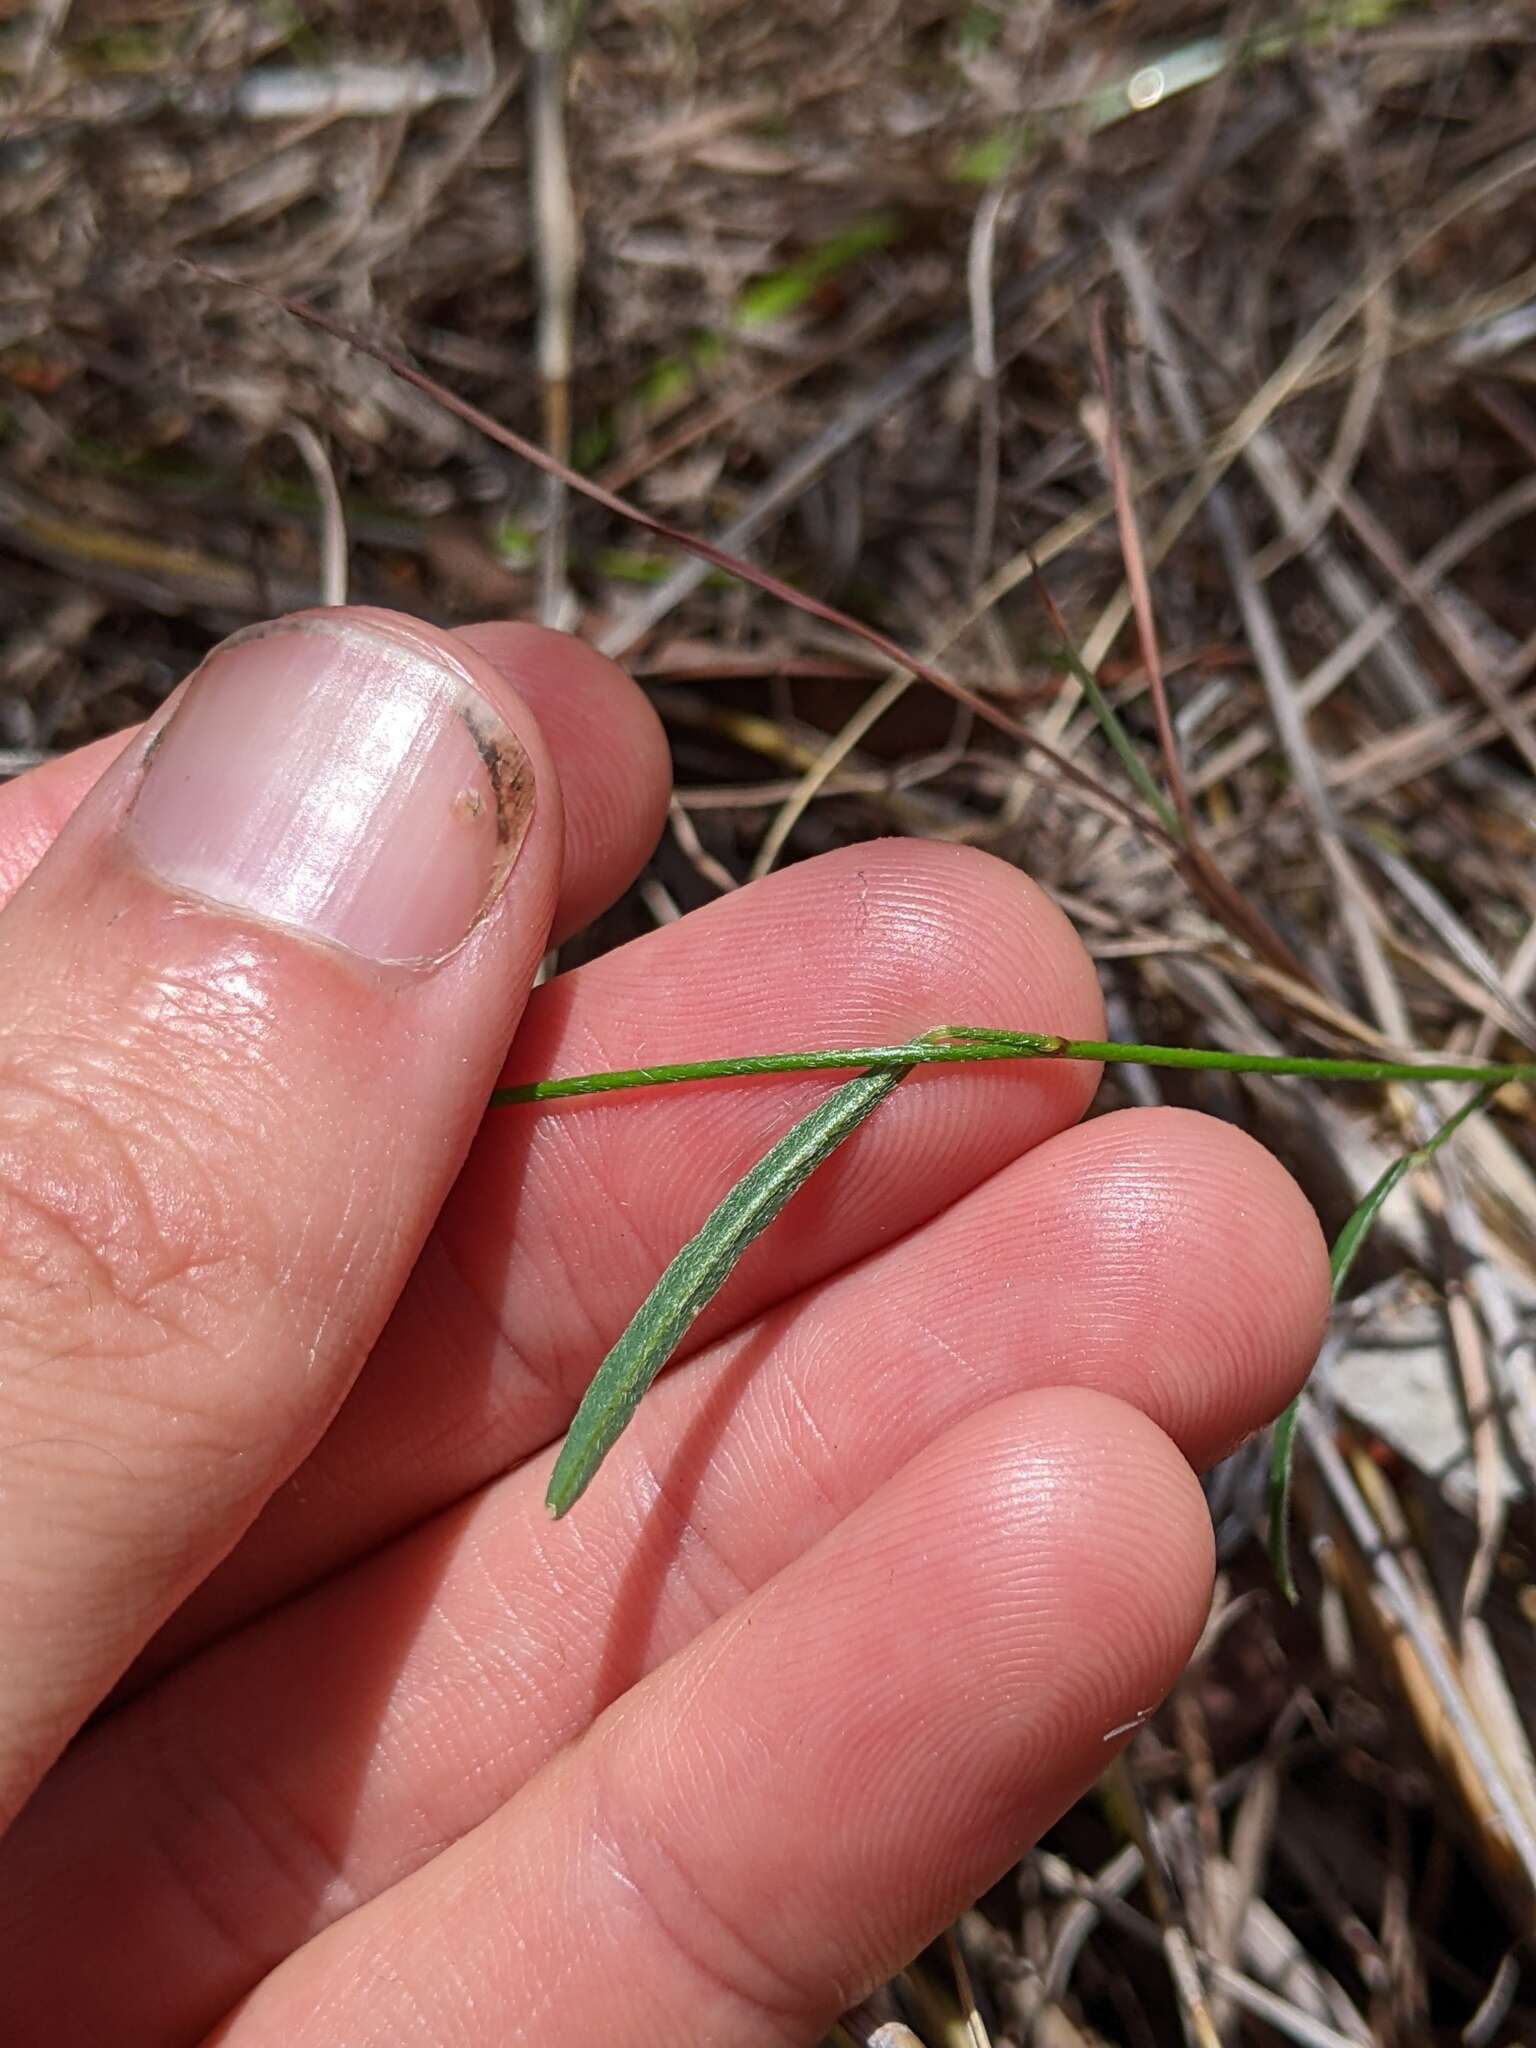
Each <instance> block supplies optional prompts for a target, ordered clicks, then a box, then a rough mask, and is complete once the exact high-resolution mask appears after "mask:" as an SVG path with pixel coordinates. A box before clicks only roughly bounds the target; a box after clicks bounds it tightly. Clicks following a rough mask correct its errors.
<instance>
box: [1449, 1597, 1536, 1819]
mask: <svg viewBox="0 0 1536 2048" xmlns="http://www.w3.org/2000/svg"><path fill="white" fill-rule="evenodd" d="M1460 1647H1461V1668H1462V1674H1463V1677H1464V1678H1465V1681H1466V1686H1467V1691H1468V1693H1469V1695H1470V1696H1471V1699H1472V1702H1473V1704H1474V1705H1475V1706H1476V1708H1477V1710H1478V1713H1479V1715H1480V1717H1481V1719H1482V1723H1483V1726H1484V1727H1485V1728H1486V1729H1487V1730H1488V1735H1489V1740H1490V1741H1491V1742H1492V1743H1493V1744H1494V1746H1495V1748H1496V1749H1497V1751H1498V1754H1499V1759H1500V1761H1501V1762H1502V1763H1503V1765H1504V1769H1505V1774H1506V1776H1507V1778H1508V1781H1509V1784H1510V1788H1511V1790H1512V1791H1513V1792H1514V1794H1515V1796H1516V1798H1517V1799H1519V1800H1520V1802H1521V1804H1522V1806H1523V1808H1524V1810H1525V1814H1526V1818H1527V1819H1528V1820H1529V1821H1530V1823H1531V1826H1532V1828H1533V1829H1536V1756H1533V1755H1532V1751H1531V1735H1530V1726H1529V1722H1528V1717H1527V1716H1526V1714H1524V1713H1523V1712H1522V1711H1521V1709H1520V1707H1519V1706H1518V1705H1517V1704H1516V1701H1515V1697H1514V1694H1513V1691H1512V1689H1511V1687H1510V1682H1509V1678H1508V1675H1507V1673H1506V1672H1505V1669H1504V1665H1503V1663H1502V1661H1501V1659H1500V1657H1499V1653H1498V1651H1497V1650H1496V1648H1495V1647H1494V1641H1493V1634H1492V1631H1491V1630H1490V1629H1489V1627H1488V1624H1487V1622H1486V1621H1484V1619H1483V1617H1482V1616H1481V1615H1480V1614H1476V1615H1470V1616H1468V1617H1466V1618H1465V1619H1464V1620H1463V1623H1462V1630H1461V1646H1460Z"/></svg>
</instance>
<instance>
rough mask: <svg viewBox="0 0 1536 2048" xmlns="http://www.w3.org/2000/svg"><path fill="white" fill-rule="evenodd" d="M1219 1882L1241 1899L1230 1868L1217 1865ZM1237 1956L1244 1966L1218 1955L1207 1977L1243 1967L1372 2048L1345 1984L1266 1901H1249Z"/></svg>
mask: <svg viewBox="0 0 1536 2048" xmlns="http://www.w3.org/2000/svg"><path fill="white" fill-rule="evenodd" d="M1215 1878H1216V1883H1217V1886H1218V1890H1219V1891H1220V1890H1221V1888H1223V1887H1226V1888H1230V1889H1231V1891H1232V1893H1233V1895H1234V1897H1235V1896H1237V1895H1239V1891H1240V1886H1239V1880H1238V1879H1237V1878H1236V1876H1235V1874H1234V1873H1233V1871H1232V1866H1231V1865H1230V1864H1226V1863H1222V1864H1218V1865H1217V1867H1216V1871H1215ZM1238 1954H1239V1958H1240V1962H1234V1961H1233V1959H1232V1958H1230V1957H1225V1956H1219V1955H1213V1956H1212V1957H1211V1958H1210V1961H1209V1962H1208V1963H1207V1965H1206V1969H1207V1973H1208V1974H1209V1975H1211V1976H1213V1977H1214V1976H1215V1975H1216V1973H1217V1972H1218V1971H1219V1970H1221V1969H1223V1968H1229V1969H1236V1968H1239V1967H1241V1969H1242V1970H1243V1972H1244V1974H1245V1975H1246V1976H1248V1977H1249V1978H1250V1979H1252V1980H1253V1981H1255V1982H1257V1983H1258V1984H1260V1985H1262V1986H1263V1987H1264V1988H1265V1989H1266V1990H1268V1991H1271V1992H1273V1993H1274V1994H1275V1995H1276V1996H1277V1997H1280V1998H1283V1999H1285V2000H1286V2001H1287V2002H1288V2003H1289V2004H1290V2005H1291V2006H1292V2007H1293V2008H1294V2009H1295V2010H1296V2011H1297V2012H1301V2013H1305V2014H1306V2015H1307V2017H1308V2018H1309V2019H1313V2020H1316V2021H1318V2022H1320V2023H1321V2024H1323V2025H1325V2026H1334V2027H1337V2028H1338V2030H1339V2031H1340V2033H1342V2034H1344V2035H1345V2036H1346V2038H1348V2039H1349V2040H1351V2041H1354V2042H1357V2043H1358V2044H1359V2048H1373V2043H1374V2041H1375V2038H1376V2037H1375V2036H1374V2035H1373V2034H1372V2032H1371V2030H1370V2028H1369V2027H1368V2026H1367V2024H1366V2022H1365V2021H1364V2019H1363V2018H1362V2017H1361V2015H1360V2013H1359V2012H1358V2010H1357V2009H1356V2007H1355V2005H1354V2003H1353V2001H1352V2000H1351V1999H1350V1997H1349V1994H1348V1993H1347V1992H1346V1991H1345V1989H1344V1987H1343V1985H1342V1984H1340V1982H1339V1981H1338V1979H1337V1978H1336V1977H1335V1976H1333V1975H1332V1974H1331V1973H1330V1972H1329V1971H1327V1970H1325V1969H1324V1968H1323V1967H1322V1965H1321V1964H1320V1963H1317V1962H1315V1961H1314V1960H1313V1958H1312V1957H1311V1956H1310V1955H1309V1954H1308V1952H1307V1950H1306V1949H1305V1948H1304V1947H1303V1945H1302V1943H1301V1942H1300V1941H1299V1940H1298V1939H1297V1937H1296V1936H1295V1935H1294V1934H1293V1933H1292V1931H1291V1929H1290V1928H1289V1927H1288V1926H1287V1925H1286V1923H1285V1921H1284V1920H1282V1919H1281V1917H1280V1915H1279V1914H1278V1913H1277V1912H1276V1911H1275V1909H1274V1908H1273V1907H1272V1906H1271V1905H1269V1904H1268V1903H1267V1902H1266V1901H1265V1900H1264V1899H1262V1898H1254V1899H1251V1900H1250V1901H1249V1902H1248V1905H1247V1909H1246V1911H1245V1912H1244V1914H1243V1916H1242V1919H1241V1921H1240V1923H1239V1949H1238ZM1223 1995H1224V1996H1225V1995H1226V1994H1225V1993H1224V1994H1223Z"/></svg>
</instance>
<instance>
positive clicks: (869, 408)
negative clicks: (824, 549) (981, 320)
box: [598, 255, 1070, 660]
mask: <svg viewBox="0 0 1536 2048" xmlns="http://www.w3.org/2000/svg"><path fill="white" fill-rule="evenodd" d="M1069 260H1070V259H1069V257H1068V256H1066V255H1063V256H1058V257H1053V258H1052V259H1051V260H1050V261H1049V262H1048V263H1042V264H1040V265H1039V266H1038V267H1037V268H1036V269H1035V270H1033V271H1031V272H1030V273H1029V275H1028V276H1027V277H1025V278H1022V279H1020V280H1019V282H1018V283H1017V284H1016V285H1015V286H1014V287H1013V288H1012V289H1011V290H1010V291H1007V292H1004V293H1002V294H1000V295H999V296H1000V304H999V310H1000V311H1002V312H1004V313H1012V312H1014V311H1016V310H1018V309H1019V308H1020V307H1022V306H1024V305H1027V304H1028V303H1029V301H1030V300H1031V299H1033V298H1034V297H1035V296H1036V295H1037V294H1038V293H1039V292H1040V291H1041V290H1043V289H1044V288H1045V286H1047V285H1049V284H1052V283H1054V282H1055V280H1056V279H1057V278H1058V277H1059V276H1061V275H1062V274H1063V272H1064V271H1065V270H1066V269H1067V267H1068V263H1069ZM970 345H971V324H970V322H969V320H957V321H952V322H951V323H950V324H949V325H948V326H947V327H943V328H941V329H940V330H939V331H938V333H936V334H934V335H931V336H930V337H929V338H928V340H927V341H925V342H922V343H919V344H918V346H917V347H915V348H914V349H913V350H912V351H911V353H910V354H909V355H908V356H907V357H906V358H905V360H904V361H902V362H900V363H898V364H897V365H896V366H895V368H894V369H892V370H889V371H887V373H886V374H885V376H883V377H881V378H879V379H877V380H876V382H875V383H873V384H871V385H870V386H869V387H868V388H867V389H865V390H863V391H861V392H858V393H856V394H855V395H854V396H853V397H852V398H851V399H850V400H849V402H848V403H847V404H846V405H845V406H844V407H843V409H842V411H841V412H840V413H839V414H838V415H837V417H836V418H835V419H834V420H832V421H830V422H829V424H828V425H827V426H825V427H823V428H822V429H821V430H820V431H819V432H818V433H816V434H813V435H812V437H811V439H810V440H809V441H807V442H805V443H804V444H803V445H802V446H801V447H799V448H797V449H795V450H794V452H793V453H792V454H791V455H789V456H788V457H786V459H785V460H784V461H783V462H781V463H780V465H779V467H778V468H777V469H776V470H775V471H774V473H773V475H772V476H771V477H769V479H768V481H767V482H766V483H765V484H764V485H763V486H762V488H761V489H760V490H758V491H756V492H754V493H753V496H752V500H751V502H750V504H749V505H748V507H747V509H746V511H745V512H743V513H742V514H741V516H740V517H739V518H737V519H734V520H732V522H731V524H730V525H729V526H728V527H726V528H725V529H724V531H723V532H722V533H720V534H719V535H718V536H717V537H716V539H715V540H714V541H713V542H712V546H713V547H714V548H716V549H717V550H719V551H721V552H724V553H727V554H739V553H740V552H741V550H742V549H743V548H746V547H749V546H750V545H751V543H752V542H753V541H754V540H756V539H757V537H758V535H759V534H760V533H762V532H763V531H764V529H765V528H766V527H768V526H770V525H772V523H773V521H774V520H775V519H777V518H778V517H779V515H780V513H782V512H783V511H784V509H785V508H786V507H787V506H789V505H792V504H794V502H795V500H796V499H797V498H799V497H801V496H802V495H803V494H804V492H805V491H806V490H808V489H809V487H810V486H811V485H812V484H813V483H814V482H815V481H816V479H817V477H819V476H820V475H821V473H822V471H823V470H824V469H826V468H827V467H828V465H829V464H831V463H833V462H835V461H836V460H837V458H838V456H840V455H842V454H843V453H845V451H846V450H847V449H849V448H851V447H852V446H853V445H854V443H855V442H856V441H859V440H860V439H862V437H863V436H864V435H865V434H867V433H868V432H869V430H870V428H871V427H873V426H874V425H875V424H876V423H877V422H878V421H879V420H881V419H883V418H884V417H885V416H886V415H887V414H888V413H890V412H892V411H894V410H895V408H896V407H897V406H899V405H903V404H905V403H906V401H907V400H908V399H909V398H910V397H911V396H912V395H913V393H914V392H916V391H918V390H920V389H921V388H922V386H923V385H924V384H926V383H927V382H928V380H929V379H930V378H931V377H935V376H937V375H938V373H939V372H940V371H941V370H944V369H947V368H948V367H949V365H950V364H951V363H953V362H955V361H956V360H958V358H959V357H961V356H963V355H964V354H965V352H966V350H967V348H969V346H970ZM708 573H709V565H708V563H707V562H706V561H703V560H699V559H695V560H693V561H691V562H684V563H683V564H682V565H681V567H679V568H677V569H675V570H674V571H673V572H672V574H671V575H670V576H668V577H667V579H666V581H665V582H663V583H658V584H657V586H656V588H655V589H654V590H653V591H651V592H650V593H649V594H648V595H647V596H646V597H643V598H640V599H638V600H637V601H636V602H635V603H634V604H633V605H631V606H629V607H628V609H627V610H626V611H625V612H624V613H623V615H622V616H621V617H620V618H619V619H618V620H616V621H615V623H614V624H613V625H612V626H611V627H610V628H609V629H608V631H607V632H606V633H605V634H604V635H603V636H602V638H601V639H600V640H599V641H598V646H599V648H600V650H601V652H602V653H604V654H607V655H610V656H612V657H613V658H614V659H615V660H617V659H618V658H619V657H621V656H622V655H625V654H627V653H628V652H629V650H630V649H631V648H632V647H634V646H635V645H636V644H637V643H638V642H639V641H641V640H643V639H644V638H645V636H646V634H647V633H649V632H651V631H652V630H653V629H654V628H655V627H656V626H658V625H659V624H660V623H661V621H662V620H663V619H664V618H666V617H667V615H668V614H669V613H670V612H673V611H675V610H676V609H677V607H678V605H680V604H681V603H682V602H683V600H684V598H686V597H691V596H692V594H693V592H694V591H695V590H697V589H698V587H699V585H700V584H701V583H702V582H703V581H704V578H705V577H706V576H707V575H708Z"/></svg>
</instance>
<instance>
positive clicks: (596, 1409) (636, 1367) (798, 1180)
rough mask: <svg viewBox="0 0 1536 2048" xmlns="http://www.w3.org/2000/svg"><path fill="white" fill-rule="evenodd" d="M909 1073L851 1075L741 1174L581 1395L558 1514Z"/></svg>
mask: <svg viewBox="0 0 1536 2048" xmlns="http://www.w3.org/2000/svg"><path fill="white" fill-rule="evenodd" d="M910 1071H911V1068H910V1067H888V1068H885V1069H884V1070H882V1071H880V1072H876V1073H870V1074H860V1075H859V1076H858V1078H857V1079H856V1080H853V1081H847V1082H845V1083H844V1084H843V1086H842V1087H841V1088H839V1089H837V1090H836V1091H835V1092H834V1093H833V1094H831V1095H829V1096H828V1097H827V1098H826V1100H825V1101H824V1102H821V1103H818V1104H817V1106H816V1108H815V1109H813V1110H812V1111H811V1113H810V1115H809V1116H807V1117H802V1118H801V1120H800V1122H799V1123H797V1124H796V1125H795V1127H794V1129H793V1130H791V1131H789V1132H787V1133H786V1135H785V1136H784V1137H782V1138H780V1140H779V1142H778V1143H777V1144H776V1145H775V1146H774V1147H773V1150H772V1151H771V1152H768V1153H765V1154H764V1156H763V1157H762V1158H761V1159H759V1160H758V1162H757V1164H756V1165H755V1166H753V1167H751V1168H750V1169H749V1170H748V1171H747V1172H746V1173H745V1174H743V1176H742V1177H741V1179H740V1180H739V1181H738V1182H737V1183H736V1185H735V1187H733V1188H732V1189H731V1191H730V1193H729V1194H728V1195H727V1196H726V1197H725V1199H724V1201H723V1202H721V1204H720V1205H719V1207H718V1208H717V1209H716V1210H715V1211H714V1213H713V1214H712V1215H711V1216H710V1218H709V1220H708V1222H707V1223H706V1224H705V1225H704V1227H703V1229H702V1230H701V1231H700V1232H699V1233H698V1235H697V1236H696V1237H694V1238H691V1239H690V1240H689V1242H688V1243H687V1244H685V1245H684V1246H683V1248H682V1250H681V1251H680V1252H679V1253H678V1254H677V1257H676V1258H675V1259H673V1261H672V1263H671V1265H670V1266H668V1268H667V1270H666V1271H665V1272H664V1273H663V1274H662V1276H661V1278H660V1279H659V1280H658V1281H657V1282H656V1285H655V1286H654V1287H653V1288H652V1289H651V1291H650V1293H649V1294H648V1295H647V1296H646V1298H645V1300H644V1301H643V1302H642V1303H641V1305H640V1307H639V1309H638V1310H637V1311H636V1313H635V1316H634V1319H633V1321H632V1322H631V1323H630V1325H629V1328H628V1329H627V1330H626V1331H625V1332H624V1334H623V1336H622V1337H620V1339H619V1341H618V1343H617V1344H615V1345H614V1347H613V1349H612V1350H611V1351H610V1352H609V1354H608V1356H607V1357H606V1358H605V1359H604V1360H603V1362H602V1364H601V1365H600V1366H599V1367H598V1369H597V1373H596V1376H595V1377H594V1379H593V1381H592V1384H591V1385H590V1386H589V1387H588V1388H587V1391H586V1393H585V1395H584V1396H583V1397H582V1403H581V1406H580V1407H579V1408H578V1409H577V1411H576V1419H575V1420H574V1421H573V1422H572V1424H571V1428H570V1433H569V1435H568V1436H567V1437H566V1440H565V1443H564V1446H563V1447H562V1449H561V1452H560V1456H559V1458H558V1459H557V1460H556V1463H555V1469H554V1472H553V1473H552V1475H551V1477H550V1482H549V1491H548V1493H547V1494H546V1495H545V1506H546V1507H547V1508H548V1509H549V1512H550V1513H551V1514H552V1515H554V1516H556V1517H559V1516H561V1515H563V1514H565V1513H566V1511H567V1510H568V1509H569V1508H571V1507H573V1506H574V1505H575V1503H576V1502H577V1501H578V1500H579V1499H580V1498H581V1496H582V1494H583V1493H584V1492H585V1491H586V1489H587V1487H588V1486H589V1485H590V1484H591V1481H592V1476H593V1474H594V1473H595V1472H596V1471H597V1468H598V1466H599V1465H601V1463H602V1462H603V1460H604V1458H606V1457H607V1455H608V1453H609V1451H610V1450H612V1448H613V1446H614V1444H615V1443H616V1442H617V1441H618V1439H619V1437H620V1435H621V1434H622V1433H623V1431H624V1429H625V1428H626V1427H627V1425H628V1423H629V1421H630V1418H631V1417H632V1416H633V1414H634V1412H635V1409H636V1408H637V1407H638V1406H639V1403H640V1397H641V1395H642V1394H644V1392H645V1390H646V1388H647V1387H648V1386H649V1385H650V1384H651V1381H652V1380H653V1379H655V1377H656V1375H657V1373H659V1372H660V1371H661V1369H662V1367H663V1366H664V1365H665V1364H666V1362H667V1360H668V1359H669V1358H670V1357H671V1356H672V1354H673V1352H674V1351H675V1350H676V1349H677V1347H678V1345H679V1344H680V1343H681V1342H682V1340H683V1337H684V1336H685V1334H686V1333H687V1330H688V1328H689V1326H690V1324H691V1323H692V1322H693V1321H694V1319H695V1317H697V1316H698V1315H699V1314H700V1312H701V1311H702V1310H703V1309H705V1308H706V1307H707V1306H708V1305H709V1303H710V1302H711V1301H712V1300H713V1299H714V1297H715V1296H716V1295H717V1294H718V1293H719V1291H720V1289H721V1288H722V1287H723V1286H724V1284H725V1282H726V1280H727V1279H728V1278H729V1276H730V1273H731V1270H732V1268H733V1267H734V1266H735V1265H736V1262H737V1261H738V1260H739V1259H740V1257H741V1255H742V1253H743V1252H744V1251H746V1249H747V1247H748V1246H749V1245H750V1244H751V1243H752V1241H753V1239H754V1238H757V1237H760V1236H761V1235H762V1233H763V1232H764V1231H765V1230H766V1229H767V1228H768V1226H769V1224H770V1223H771V1222H772V1221H773V1219H774V1218H775V1217H776V1216H777V1215H778V1213H779V1211H780V1210H781V1209H782V1208H783V1207H784V1205H785V1203H786V1202H787V1201H788V1200H789V1198H790V1196H791V1195H793V1194H794V1193H795V1192H796V1191H797V1190H798V1189H799V1188H802V1187H804V1185H805V1183H806V1182H807V1181H808V1180H809V1179H810V1177H811V1175H812V1174H813V1173H814V1172H815V1171H816V1169H817V1167H818V1166H820V1165H821V1164H822V1163H823V1161H825V1160H826V1159H828V1158H830V1156H831V1155H832V1153H833V1152H835V1151H836V1150H837V1148H838V1146H839V1145H841V1144H842V1142H843V1140H844V1139H845V1138H848V1137H851V1136H852V1135H853V1133H854V1132H855V1131H856V1130H857V1129H858V1127H859V1125H860V1124H861V1123H863V1121H864V1119H865V1118H866V1117H867V1116H868V1115H869V1114H870V1113H871V1111H873V1110H875V1109H877V1108H878V1107H879V1105H880V1104H881V1103H882V1102H883V1101H884V1100H885V1098H886V1097H887V1095H889V1094H890V1093H891V1091H892V1089H893V1088H895V1087H896V1085H897V1083H898V1082H899V1081H901V1080H903V1079H904V1078H905V1076H906V1075H907V1074H908V1073H910Z"/></svg>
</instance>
